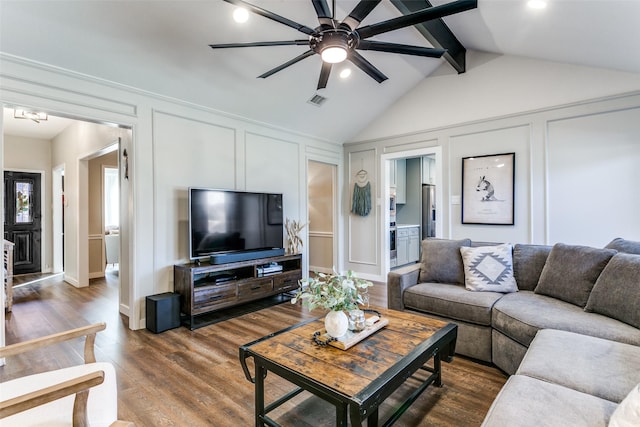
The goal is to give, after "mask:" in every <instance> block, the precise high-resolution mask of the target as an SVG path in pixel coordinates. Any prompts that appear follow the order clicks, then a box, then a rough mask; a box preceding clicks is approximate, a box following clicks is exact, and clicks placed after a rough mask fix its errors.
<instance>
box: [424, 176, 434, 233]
mask: <svg viewBox="0 0 640 427" xmlns="http://www.w3.org/2000/svg"><path fill="white" fill-rule="evenodd" d="M427 237H436V186H435V185H431V184H422V238H423V239H426V238H427Z"/></svg>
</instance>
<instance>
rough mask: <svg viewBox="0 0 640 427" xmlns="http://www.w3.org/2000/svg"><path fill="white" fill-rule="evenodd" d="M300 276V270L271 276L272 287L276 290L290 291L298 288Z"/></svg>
mask: <svg viewBox="0 0 640 427" xmlns="http://www.w3.org/2000/svg"><path fill="white" fill-rule="evenodd" d="M301 278H302V273H301V272H300V271H294V272H291V273H283V274H279V275H277V276H275V277H274V278H273V289H274V290H276V291H281V292H282V291H290V290H293V289H297V288H298V280H300V279H301Z"/></svg>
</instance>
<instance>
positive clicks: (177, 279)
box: [173, 255, 302, 330]
mask: <svg viewBox="0 0 640 427" xmlns="http://www.w3.org/2000/svg"><path fill="white" fill-rule="evenodd" d="M270 263H276V264H278V265H281V266H282V271H279V272H275V273H265V274H261V273H260V272H259V271H258V270H259V267H262V266H265V265H268V264H270ZM301 278H302V255H284V256H276V257H268V258H259V259H253V260H248V261H239V262H232V263H227V264H210V263H208V262H207V263H205V262H202V263H200V264H196V263H191V264H179V265H174V266H173V281H174V287H175V291H176V292H177V293H179V294H180V311H181V312H182V315H183V316H185V317H186V319H187V320H186V323H187V326H188V327H189V328H190V329H192V330H193V329H195V328H196V327H197V323H198V322H197V317H198V316H200V315H202V314H206V313H211V312H213V311H216V310H220V309H223V308H228V307H233V306H236V305H240V304H243V303H246V302H249V301H254V300H257V299H261V298H265V297H268V296H273V295H277V294H281V293H283V292H288V291H292V290H295V289H297V288H298V280H300V279H301Z"/></svg>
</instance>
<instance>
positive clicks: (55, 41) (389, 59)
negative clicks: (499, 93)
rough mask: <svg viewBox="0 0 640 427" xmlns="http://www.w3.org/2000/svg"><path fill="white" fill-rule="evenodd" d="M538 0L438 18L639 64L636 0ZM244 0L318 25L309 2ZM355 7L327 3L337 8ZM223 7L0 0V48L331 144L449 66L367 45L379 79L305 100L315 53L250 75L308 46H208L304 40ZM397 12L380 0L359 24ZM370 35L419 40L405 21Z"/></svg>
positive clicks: (464, 36) (543, 53)
mask: <svg viewBox="0 0 640 427" xmlns="http://www.w3.org/2000/svg"><path fill="white" fill-rule="evenodd" d="M548 1H549V4H548V6H547V8H546V9H544V10H537V11H533V10H530V9H528V8H527V7H526V1H525V0H479V1H478V9H475V10H471V11H468V12H463V13H461V14H458V15H454V16H450V17H446V18H444V21H445V22H446V23H447V24H448V25H449V27H450V28H451V29H452V31H453V33H454V34H455V35H456V36H457V37H458V39H459V40H460V41H461V42H462V44H463V45H464V46H465V47H466V48H467V49H473V50H479V51H485V52H493V53H497V54H509V55H518V56H525V57H531V58H538V59H543V60H550V61H562V62H567V63H571V64H578V65H586V66H592V67H603V68H610V69H616V70H621V71H627V72H633V73H640V54H639V53H638V52H640V0H548ZM252 2H253V3H254V4H256V5H259V6H260V7H263V8H265V9H268V10H271V11H273V12H275V13H277V14H279V15H282V16H285V17H287V18H289V19H292V20H294V21H297V22H299V23H301V24H305V25H307V26H310V27H315V26H317V19H316V17H315V16H316V15H315V12H314V9H313V7H312V4H311V1H310V0H253V1H252ZM446 2H447V1H443V0H434V1H432V3H433V4H434V5H439V4H443V3H446ZM329 3H331V2H329ZM356 4H357V1H356V0H337V12H336V16H337V17H339V18H341V17H344V16H345V15H346V14H348V12H349V11H351V9H352V8H353V7H354V6H355V5H356ZM233 10H234V7H233V6H232V5H230V4H228V3H226V2H224V1H222V0H207V1H196V0H175V1H159V0H135V1H134V0H121V1H109V0H0V16H1V18H0V51H2V52H5V53H9V54H13V55H17V56H20V57H26V58H29V59H33V60H35V61H39V62H43V63H47V64H51V65H54V66H58V67H62V68H65V69H69V70H73V71H77V72H80V73H84V74H88V75H92V76H97V77H100V78H103V79H107V80H110V81H115V82H119V83H123V84H125V85H129V86H133V87H137V88H141V89H144V90H148V91H151V92H155V93H158V94H163V95H167V96H171V97H175V98H179V99H183V100H186V101H190V102H194V103H197V104H201V105H204V106H208V107H212V108H215V109H218V110H221V111H224V112H227V113H230V114H234V115H238V116H242V117H246V118H249V119H252V120H256V121H259V122H264V123H268V124H271V125H275V126H279V127H283V128H287V129H291V130H295V131H298V132H302V133H305V134H309V135H312V136H317V137H320V138H324V139H328V140H332V141H337V142H343V141H346V140H349V138H351V137H353V136H354V135H355V134H357V133H358V132H359V131H360V130H362V129H363V128H364V127H366V126H367V124H368V123H370V122H371V121H372V120H375V118H376V117H378V116H379V115H380V114H382V113H383V112H384V111H385V109H387V108H388V107H389V106H390V105H391V104H393V103H394V102H395V101H396V100H397V99H398V98H399V97H401V96H402V95H403V94H405V93H406V92H407V91H410V90H411V89H412V88H413V87H414V86H416V85H417V84H418V83H419V82H420V81H421V80H423V79H424V78H426V77H428V76H429V75H430V74H431V73H432V72H433V71H435V69H437V68H438V67H440V66H443V70H445V72H451V73H455V71H454V70H453V68H451V67H450V66H449V65H448V64H446V63H445V62H444V60H441V59H428V58H417V57H408V56H403V55H397V54H390V53H380V52H368V51H367V52H364V53H363V56H365V57H366V58H367V59H368V60H369V61H370V62H372V63H373V64H374V65H375V66H376V67H378V68H379V69H380V70H381V71H382V72H383V73H385V74H386V75H387V76H388V77H389V80H387V81H385V82H384V83H382V84H378V83H376V82H375V81H374V80H373V79H371V78H370V77H368V76H367V75H365V74H364V73H362V72H361V71H360V70H359V69H357V68H354V72H353V73H352V75H351V77H350V78H349V79H346V80H341V79H340V78H339V77H338V75H337V74H338V73H337V72H336V71H337V70H335V68H336V67H334V70H335V71H334V72H333V73H332V75H331V78H330V80H329V83H328V87H327V89H324V90H322V91H321V92H320V94H322V95H323V96H325V97H327V98H328V101H327V102H326V103H324V104H323V105H322V106H321V107H317V106H314V105H311V104H309V103H307V100H308V99H309V98H311V97H312V96H313V95H314V94H315V93H316V90H315V88H316V84H317V81H318V76H319V72H320V65H321V61H320V58H319V57H318V56H313V57H311V58H307V59H305V60H303V61H301V62H299V63H297V64H295V65H293V66H291V67H289V68H287V69H285V70H283V71H281V72H279V73H277V74H275V75H273V76H271V77H269V78H267V79H257V78H256V77H257V76H258V75H260V74H262V73H263V72H265V71H268V70H270V69H272V68H274V67H275V66H277V65H280V64H281V63H283V62H285V61H288V60H289V59H292V58H293V57H295V56H297V55H299V54H300V53H302V52H304V51H305V50H307V47H305V46H284V47H257V48H242V49H225V50H217V51H214V50H212V49H210V48H209V47H208V44H211V43H230V42H245V41H263V40H292V39H303V38H305V37H306V36H305V35H304V34H302V33H300V32H298V31H296V30H294V29H291V28H289V27H285V26H283V25H281V24H278V23H275V22H273V21H270V20H268V19H265V18H263V17H260V16H257V15H252V16H251V18H250V20H249V22H248V23H247V24H244V25H239V24H236V23H235V22H233V21H232V19H231V14H232V12H233ZM398 15H399V12H398V11H397V10H396V9H395V8H394V7H393V6H392V5H391V3H389V2H388V1H387V0H383V2H382V3H381V4H380V5H378V6H377V7H376V9H375V10H374V11H373V12H372V13H371V14H370V15H369V17H367V19H366V20H365V21H364V22H363V24H362V25H367V24H371V23H374V22H378V21H382V20H385V19H389V18H391V17H394V16H398ZM376 39H379V40H384V41H390V42H397V43H408V44H415V45H423V46H428V43H427V42H426V41H425V39H424V38H422V36H420V35H419V33H418V32H417V31H416V30H415V29H414V28H407V29H402V30H398V31H394V32H390V33H386V34H382V35H380V36H377V37H376ZM443 64H444V65H443ZM441 72H442V71H441Z"/></svg>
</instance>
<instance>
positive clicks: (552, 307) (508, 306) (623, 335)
mask: <svg viewBox="0 0 640 427" xmlns="http://www.w3.org/2000/svg"><path fill="white" fill-rule="evenodd" d="M476 295H477V294H476ZM492 326H493V327H494V329H496V330H498V331H499V332H501V333H502V334H504V335H506V336H508V337H509V338H511V339H512V340H514V341H517V342H519V343H520V344H522V345H524V346H526V347H528V346H529V344H530V343H531V341H532V340H533V337H535V335H536V333H537V332H538V330H540V329H545V328H550V329H561V330H563V331H569V332H576V333H579V334H584V335H589V336H594V337H599V338H604V339H608V340H612V341H618V342H623V343H627V344H632V345H640V330H638V329H637V328H634V327H633V326H630V325H627V324H625V323H622V322H620V321H618V320H615V319H612V318H610V317H606V316H602V315H600V314H596V313H588V312H586V311H584V310H583V309H582V308H580V307H578V306H576V305H573V304H569V303H566V302H564V301H561V300H558V299H555V298H551V297H548V296H545V295H539V294H536V293H534V292H531V291H520V292H515V293H511V294H505V295H504V296H503V297H502V298H500V299H499V300H498V301H497V302H496V304H495V305H494V306H493V316H492Z"/></svg>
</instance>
